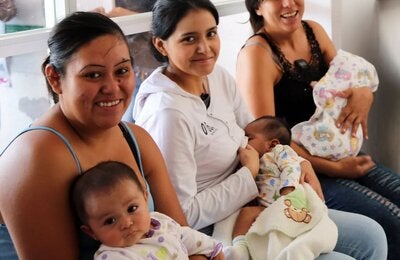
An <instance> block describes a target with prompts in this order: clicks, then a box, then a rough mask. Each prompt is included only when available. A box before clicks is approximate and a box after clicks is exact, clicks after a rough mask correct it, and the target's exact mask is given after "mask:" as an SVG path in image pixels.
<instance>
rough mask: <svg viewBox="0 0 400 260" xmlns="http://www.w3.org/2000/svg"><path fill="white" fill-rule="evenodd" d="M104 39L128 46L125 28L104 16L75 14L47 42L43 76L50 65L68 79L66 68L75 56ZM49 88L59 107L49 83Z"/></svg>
mask: <svg viewBox="0 0 400 260" xmlns="http://www.w3.org/2000/svg"><path fill="white" fill-rule="evenodd" d="M103 35H115V36H117V37H119V38H121V39H123V40H124V41H125V42H126V38H125V36H124V33H123V32H122V30H121V28H120V27H119V26H118V25H117V24H116V23H115V22H114V21H112V20H111V19H110V18H108V17H106V16H104V15H102V14H99V13H94V12H75V13H72V14H71V15H69V16H67V17H65V18H64V19H63V20H62V21H60V22H59V23H58V24H57V25H56V26H55V27H54V28H53V30H52V31H51V33H50V35H49V39H48V41H47V45H48V48H49V56H48V57H47V58H46V59H45V61H44V62H43V64H42V72H43V74H45V68H46V65H47V64H50V65H52V66H53V68H54V69H55V70H56V71H57V72H58V73H59V74H60V76H63V75H65V67H66V65H67V63H68V61H69V60H70V58H71V56H72V55H74V54H75V53H76V52H77V51H78V50H79V49H80V48H81V47H82V46H84V45H85V44H87V43H89V42H90V41H92V40H94V39H96V38H98V37H100V36H103ZM46 84H47V89H48V91H49V94H50V95H51V97H52V98H53V101H54V103H57V102H58V95H57V93H55V92H54V91H53V90H52V88H51V86H50V84H49V82H48V81H47V80H46Z"/></svg>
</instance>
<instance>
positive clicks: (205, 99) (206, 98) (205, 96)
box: [200, 82, 211, 108]
mask: <svg viewBox="0 0 400 260" xmlns="http://www.w3.org/2000/svg"><path fill="white" fill-rule="evenodd" d="M202 86H203V91H204V92H203V93H201V95H200V98H201V100H203V102H204V104H205V105H206V108H208V107H209V106H210V101H211V97H210V94H208V92H207V89H206V86H205V84H204V82H203V84H202Z"/></svg>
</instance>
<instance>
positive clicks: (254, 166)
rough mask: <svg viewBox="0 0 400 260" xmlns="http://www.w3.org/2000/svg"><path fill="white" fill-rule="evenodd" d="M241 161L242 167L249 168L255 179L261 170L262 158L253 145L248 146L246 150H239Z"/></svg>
mask: <svg viewBox="0 0 400 260" xmlns="http://www.w3.org/2000/svg"><path fill="white" fill-rule="evenodd" d="M239 159H240V163H241V164H242V166H245V167H247V168H249V170H250V172H251V175H253V178H255V177H256V176H257V174H258V170H259V169H260V158H259V155H258V152H257V150H256V149H254V148H253V146H251V145H249V144H248V145H246V147H245V148H242V147H240V148H239Z"/></svg>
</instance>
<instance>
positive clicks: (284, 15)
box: [282, 11, 297, 18]
mask: <svg viewBox="0 0 400 260" xmlns="http://www.w3.org/2000/svg"><path fill="white" fill-rule="evenodd" d="M296 14H297V11H294V12H291V13H286V14H282V16H283V17H284V18H290V17H293V16H295V15H296Z"/></svg>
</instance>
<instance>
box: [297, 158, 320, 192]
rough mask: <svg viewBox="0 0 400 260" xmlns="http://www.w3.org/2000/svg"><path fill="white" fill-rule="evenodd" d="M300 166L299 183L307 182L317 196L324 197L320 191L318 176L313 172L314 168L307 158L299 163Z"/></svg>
mask: <svg viewBox="0 0 400 260" xmlns="http://www.w3.org/2000/svg"><path fill="white" fill-rule="evenodd" d="M300 166H301V177H300V183H304V182H306V183H308V184H309V185H310V186H311V187H312V188H313V189H314V190H315V192H316V193H317V194H318V196H319V197H320V198H321V199H322V200H325V199H324V194H323V192H322V188H321V184H320V183H319V180H318V177H317V175H316V174H315V172H314V169H313V168H312V166H311V163H310V162H309V161H307V160H304V161H302V162H301V164H300Z"/></svg>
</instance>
